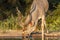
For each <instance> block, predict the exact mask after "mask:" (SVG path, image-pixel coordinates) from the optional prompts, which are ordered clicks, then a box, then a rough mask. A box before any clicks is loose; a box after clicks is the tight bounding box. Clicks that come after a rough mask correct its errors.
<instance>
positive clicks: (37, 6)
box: [24, 0, 49, 34]
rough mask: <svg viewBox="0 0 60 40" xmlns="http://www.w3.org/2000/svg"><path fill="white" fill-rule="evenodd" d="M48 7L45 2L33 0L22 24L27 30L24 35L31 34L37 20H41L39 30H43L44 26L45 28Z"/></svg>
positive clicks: (45, 0) (43, 0)
mask: <svg viewBox="0 0 60 40" xmlns="http://www.w3.org/2000/svg"><path fill="white" fill-rule="evenodd" d="M48 7H49V5H48V1H47V0H33V3H32V5H31V10H30V14H29V15H28V16H27V18H26V20H25V22H24V25H27V26H28V27H27V30H25V31H24V34H25V33H26V34H30V33H31V32H33V31H34V30H35V29H36V26H37V22H38V20H39V19H41V20H42V23H41V28H42V29H44V26H46V21H45V13H46V12H47V10H48ZM30 24H32V25H30Z"/></svg>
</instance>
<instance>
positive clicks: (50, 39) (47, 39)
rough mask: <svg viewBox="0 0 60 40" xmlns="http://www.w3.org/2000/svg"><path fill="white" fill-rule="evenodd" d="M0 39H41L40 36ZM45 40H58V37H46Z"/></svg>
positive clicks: (59, 38) (59, 39)
mask: <svg viewBox="0 0 60 40" xmlns="http://www.w3.org/2000/svg"><path fill="white" fill-rule="evenodd" d="M0 40H42V39H41V38H38V37H36V38H33V37H31V38H5V39H0ZM45 40H60V37H46V38H45Z"/></svg>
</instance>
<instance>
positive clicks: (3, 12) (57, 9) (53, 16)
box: [0, 0, 60, 31]
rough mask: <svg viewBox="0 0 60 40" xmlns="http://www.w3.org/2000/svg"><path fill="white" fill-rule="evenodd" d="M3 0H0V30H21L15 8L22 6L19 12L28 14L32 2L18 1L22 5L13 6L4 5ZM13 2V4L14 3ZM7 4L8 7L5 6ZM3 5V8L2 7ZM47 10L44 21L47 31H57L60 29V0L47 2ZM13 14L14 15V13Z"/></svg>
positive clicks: (9, 4)
mask: <svg viewBox="0 0 60 40" xmlns="http://www.w3.org/2000/svg"><path fill="white" fill-rule="evenodd" d="M3 1H4V0H0V29H2V30H9V29H12V30H14V29H22V28H21V27H20V26H19V25H18V19H17V14H16V12H15V11H16V10H15V6H20V8H21V5H22V4H23V5H22V6H23V8H24V10H23V8H21V9H20V10H21V11H22V12H23V13H24V12H29V10H30V9H29V7H30V5H31V4H30V3H29V2H31V3H32V1H29V0H23V1H22V0H20V1H21V2H22V3H19V1H16V2H18V3H17V4H15V5H13V4H11V3H8V2H6V3H4V2H3ZM16 2H15V3H16ZM7 4H8V5H7ZM4 5H5V6H4ZM49 5H50V6H49V10H48V12H47V13H46V21H47V28H48V29H49V31H59V29H60V0H49ZM14 12H15V13H14Z"/></svg>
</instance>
